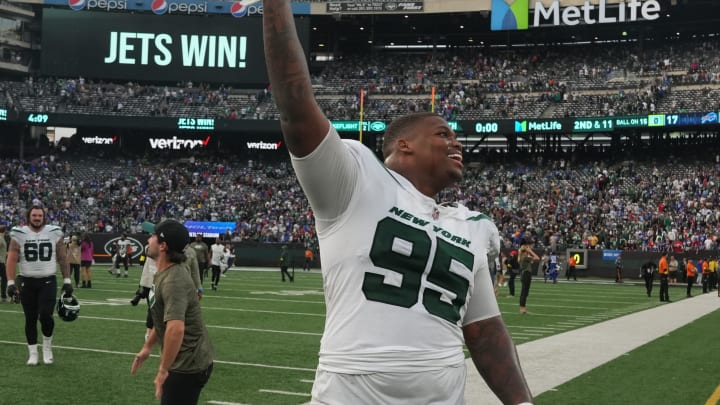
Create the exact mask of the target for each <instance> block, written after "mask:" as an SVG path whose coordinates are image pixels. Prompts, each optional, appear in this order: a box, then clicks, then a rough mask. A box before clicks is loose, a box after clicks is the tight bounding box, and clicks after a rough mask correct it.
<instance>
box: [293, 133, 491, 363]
mask: <svg viewBox="0 0 720 405" xmlns="http://www.w3.org/2000/svg"><path fill="white" fill-rule="evenodd" d="M292 162H293V166H294V168H295V171H296V173H297V176H298V179H299V180H300V184H301V185H302V187H303V190H304V191H305V193H306V195H307V196H308V199H309V201H310V204H311V206H312V208H313V211H314V215H315V218H316V225H317V229H318V236H319V240H320V257H321V259H322V273H323V282H324V289H325V301H326V304H327V317H326V320H325V331H324V334H323V338H322V341H321V346H320V361H319V368H321V369H324V370H326V371H329V372H336V373H351V374H352V373H357V374H362V373H371V372H398V373H403V372H420V371H428V370H434V369H440V368H445V367H450V366H459V365H463V364H464V355H463V345H464V339H463V335H462V329H461V327H462V325H464V324H468V323H471V322H475V321H479V320H483V319H487V318H490V317H494V316H498V315H499V314H500V311H499V309H498V305H497V301H496V299H495V295H494V293H493V287H492V282H491V278H490V273H489V266H488V263H492V260H494V258H495V257H496V256H497V255H498V254H499V249H500V239H499V235H498V230H497V228H496V227H495V225H494V224H493V223H492V222H491V221H490V220H489V219H488V218H487V217H485V216H484V215H482V214H480V213H477V212H473V211H470V210H468V209H467V208H466V207H463V206H460V207H447V206H439V205H438V204H436V202H435V200H434V199H432V198H430V197H427V196H425V195H423V194H421V193H420V192H419V191H418V190H417V189H416V188H415V187H414V186H413V185H412V184H411V183H410V182H409V181H408V180H407V179H405V178H404V177H403V176H401V175H400V174H398V173H396V172H393V171H391V170H389V169H387V168H386V167H385V166H384V165H383V164H382V163H381V162H380V161H378V159H377V158H376V157H375V156H374V154H373V153H372V152H371V151H370V150H369V149H368V148H366V147H365V146H363V145H362V144H361V143H359V142H356V141H348V140H341V139H340V137H339V136H338V134H337V132H336V131H335V129H334V128H333V127H332V126H330V133H328V136H326V137H325V139H324V140H323V142H322V143H321V144H320V145H319V146H318V147H317V148H316V149H315V150H314V151H313V152H312V153H311V154H309V155H307V156H305V157H302V158H298V157H292ZM489 259H490V261H489Z"/></svg>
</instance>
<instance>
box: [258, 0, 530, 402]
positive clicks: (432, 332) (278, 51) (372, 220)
mask: <svg viewBox="0 0 720 405" xmlns="http://www.w3.org/2000/svg"><path fill="white" fill-rule="evenodd" d="M263 6H264V13H263V21H264V28H263V31H264V44H265V57H266V60H267V67H268V72H269V77H270V83H271V85H272V91H273V97H274V98H275V102H276V104H277V106H278V108H279V111H280V122H281V125H282V130H283V134H284V137H285V140H286V143H287V146H288V149H289V151H290V153H291V160H292V164H293V167H294V169H295V172H296V175H297V177H298V179H299V181H300V184H301V186H302V188H303V190H304V191H305V193H306V194H307V196H308V199H309V201H310V204H311V206H312V208H313V212H314V215H315V219H316V226H317V230H318V236H319V240H320V256H321V259H322V274H323V277H324V285H325V301H326V305H327V316H326V322H325V332H324V334H323V337H322V341H321V344H320V359H319V365H318V369H317V373H316V376H315V383H314V385H313V388H312V399H311V402H310V403H311V404H321V403H322V404H353V405H358V404H428V403H434V404H464V403H465V399H464V386H465V378H466V368H465V359H464V355H463V344H465V345H467V347H468V349H469V350H470V353H471V356H472V359H473V361H474V362H475V365H476V367H477V369H478V370H479V371H480V374H481V375H482V376H483V377H484V378H485V380H486V381H487V383H488V385H489V386H490V388H492V389H493V391H494V392H495V393H496V395H497V396H498V397H499V398H500V400H501V401H502V402H503V403H506V404H519V403H527V402H529V401H532V395H531V393H530V390H529V388H528V386H527V383H526V381H525V377H524V376H523V373H522V370H521V368H520V362H519V359H518V356H517V353H516V350H515V346H514V344H513V342H512V340H511V338H510V335H509V334H508V331H507V328H506V327H505V324H504V322H503V320H502V318H501V316H500V311H499V309H498V305H497V301H496V299H495V295H494V293H493V287H492V280H491V278H490V273H489V264H490V263H492V262H493V260H494V259H495V257H496V256H497V255H498V254H499V248H500V246H499V237H498V230H497V228H496V227H495V225H494V224H493V223H492V222H491V221H490V219H489V218H487V217H486V216H484V215H482V214H480V213H478V212H474V211H470V210H468V209H467V208H465V207H463V206H457V207H452V206H447V205H441V204H438V203H437V202H436V201H435V199H434V196H435V195H436V194H438V193H439V192H440V191H441V190H443V189H444V188H445V187H447V186H450V185H452V184H453V183H455V182H457V181H458V180H460V179H461V178H462V172H463V163H462V148H461V145H460V143H459V142H458V140H457V138H456V135H455V132H453V130H452V129H451V128H450V127H449V126H448V124H447V122H445V121H444V120H443V119H442V118H441V117H439V116H437V115H435V114H432V113H422V114H413V115H408V116H404V117H401V118H397V119H396V120H395V121H393V122H392V123H391V124H390V126H389V127H388V128H387V130H386V132H385V140H384V144H383V155H384V160H385V162H384V164H383V162H381V161H379V160H378V159H377V157H376V156H375V155H374V154H373V152H371V151H370V150H369V149H368V148H367V147H365V146H364V145H363V144H361V143H359V142H356V141H349V140H341V139H340V137H339V136H338V133H337V132H336V131H335V130H334V128H333V127H332V126H331V125H330V123H329V121H328V119H327V118H326V117H325V116H324V115H323V113H322V111H321V109H320V108H319V107H318V104H317V102H316V101H315V99H314V97H313V92H312V88H311V86H310V76H309V73H308V69H307V62H306V60H305V56H304V53H303V50H302V49H301V46H300V43H299V41H298V38H297V34H296V31H295V26H294V23H293V16H292V13H291V8H290V2H289V1H288V0H265V1H264V2H263Z"/></svg>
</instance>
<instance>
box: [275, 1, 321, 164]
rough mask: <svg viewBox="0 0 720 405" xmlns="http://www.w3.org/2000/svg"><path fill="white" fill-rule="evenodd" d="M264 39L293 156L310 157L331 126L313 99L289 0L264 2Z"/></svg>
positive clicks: (282, 124)
mask: <svg viewBox="0 0 720 405" xmlns="http://www.w3.org/2000/svg"><path fill="white" fill-rule="evenodd" d="M263 36H264V41H265V62H266V64H267V70H268V75H269V77H270V85H271V86H272V95H273V99H274V100H275V104H276V105H277V107H278V110H279V111H280V124H281V126H282V131H283V135H284V136H285V142H286V144H287V147H288V149H289V150H290V152H291V153H292V154H293V155H295V156H298V157H302V156H305V155H308V154H309V153H310V152H312V151H313V150H315V148H316V147H317V146H318V145H319V144H320V142H322V140H323V139H324V137H325V135H327V132H328V129H329V123H328V121H327V118H326V117H325V116H324V115H323V112H322V110H320V107H319V106H318V105H317V102H316V101H315V97H314V96H313V92H312V86H311V84H310V72H309V71H308V66H307V60H306V59H305V53H304V52H303V49H302V46H301V45H300V40H299V39H298V35H297V31H296V29H295V21H294V20H293V14H292V8H291V7H290V1H289V0H264V1H263Z"/></svg>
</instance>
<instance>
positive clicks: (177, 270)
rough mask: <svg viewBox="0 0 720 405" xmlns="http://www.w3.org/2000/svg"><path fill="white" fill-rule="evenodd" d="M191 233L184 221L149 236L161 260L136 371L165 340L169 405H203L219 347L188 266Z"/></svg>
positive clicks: (161, 385)
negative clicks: (214, 342) (150, 327)
mask: <svg viewBox="0 0 720 405" xmlns="http://www.w3.org/2000/svg"><path fill="white" fill-rule="evenodd" d="M189 238H190V236H189V234H188V231H187V229H186V228H185V226H183V225H182V224H181V223H179V222H177V221H174V220H167V221H163V222H161V223H160V224H158V225H157V227H155V230H154V233H153V234H152V236H150V239H149V240H148V252H147V255H148V257H150V258H153V259H155V261H156V262H157V273H155V277H154V279H153V287H152V289H151V290H150V293H149V296H148V302H149V303H150V313H151V315H152V319H153V324H154V328H153V330H152V331H151V332H150V334H149V335H148V338H147V341H146V342H145V344H144V345H143V347H142V349H141V350H140V352H138V354H137V355H136V356H135V359H134V360H133V363H132V367H131V369H130V372H131V373H132V374H135V373H136V372H137V370H138V369H140V367H142V364H143V362H144V361H145V360H147V358H148V357H150V351H151V350H152V347H153V346H154V345H155V343H157V342H160V347H161V355H160V366H159V367H158V372H157V375H156V376H155V380H154V383H155V397H156V398H157V399H159V400H160V402H161V404H163V405H170V404H197V402H198V399H199V397H200V391H201V390H202V389H203V387H204V386H205V384H206V383H207V381H208V380H209V379H210V375H211V374H212V368H213V360H212V358H213V348H212V345H211V343H210V337H209V336H208V332H207V328H206V327H205V323H204V322H203V320H202V316H201V312H200V302H199V300H198V295H197V289H196V288H195V285H194V284H193V280H192V278H191V277H190V274H189V273H188V272H187V270H186V269H185V268H184V266H183V265H182V263H183V261H185V254H184V253H183V249H184V248H185V246H186V245H187V242H188V240H189Z"/></svg>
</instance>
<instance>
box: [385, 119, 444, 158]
mask: <svg viewBox="0 0 720 405" xmlns="http://www.w3.org/2000/svg"><path fill="white" fill-rule="evenodd" d="M428 117H439V115H437V114H435V113H434V112H427V111H426V112H419V113H412V114H408V115H403V116H401V117H397V118H395V119H394V120H393V121H392V122H391V123H390V125H388V127H387V128H386V129H385V136H384V138H383V145H382V152H383V158H387V157H388V156H390V154H391V153H392V150H393V145H394V144H395V141H397V140H398V138H400V136H401V135H403V134H404V133H405V132H406V131H407V130H408V128H410V127H412V126H413V125H415V124H417V122H418V120H422V119H425V118H428Z"/></svg>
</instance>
